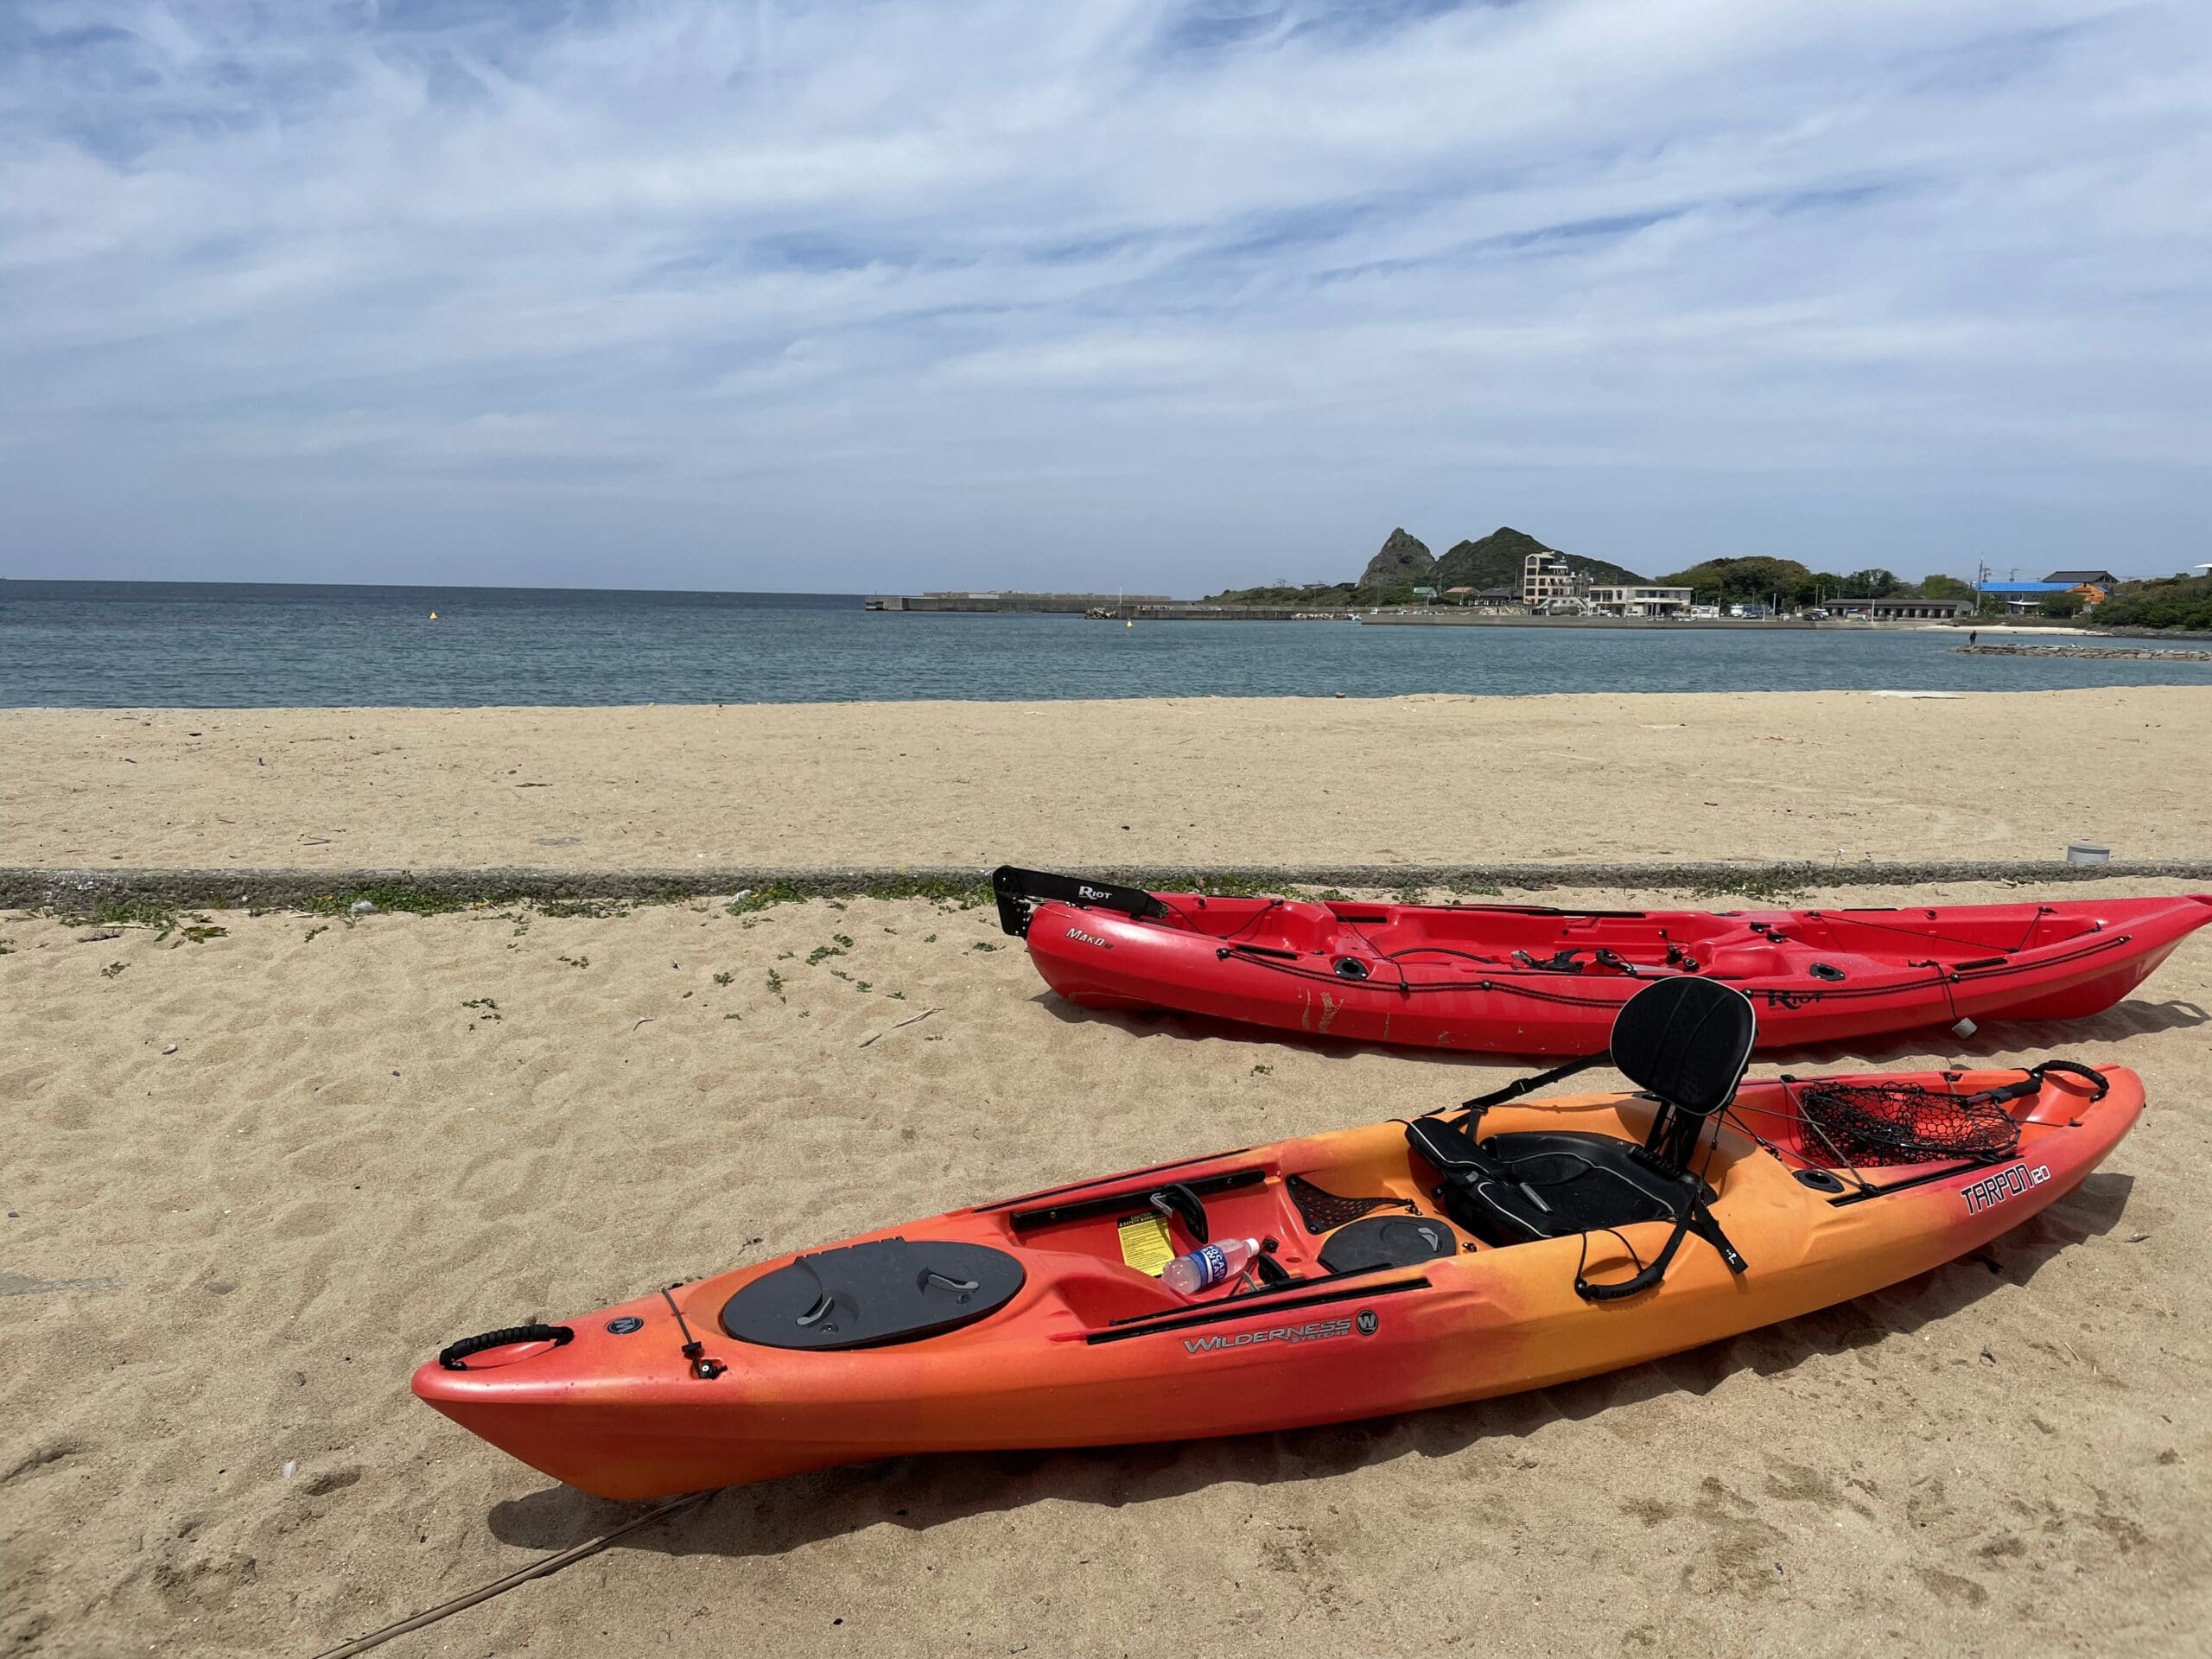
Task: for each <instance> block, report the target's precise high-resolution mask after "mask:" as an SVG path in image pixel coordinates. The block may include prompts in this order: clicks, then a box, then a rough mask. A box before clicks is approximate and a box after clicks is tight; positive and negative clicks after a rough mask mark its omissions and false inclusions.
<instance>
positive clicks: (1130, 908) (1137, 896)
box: [991, 864, 1173, 939]
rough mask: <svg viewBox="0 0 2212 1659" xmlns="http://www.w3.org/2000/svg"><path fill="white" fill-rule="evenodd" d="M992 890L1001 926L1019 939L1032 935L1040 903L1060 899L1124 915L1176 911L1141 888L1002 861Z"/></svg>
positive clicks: (994, 874) (993, 874) (1157, 915)
mask: <svg viewBox="0 0 2212 1659" xmlns="http://www.w3.org/2000/svg"><path fill="white" fill-rule="evenodd" d="M991 891H992V893H995V895H996V896H997V898H998V901H999V925H1000V926H1001V927H1002V928H1004V929H1005V930H1006V931H1007V932H1009V933H1011V934H1013V935H1014V938H1017V939H1021V938H1028V937H1029V915H1030V912H1031V910H1032V909H1033V907H1034V906H1037V905H1039V904H1041V903H1045V902H1046V901H1057V902H1058V903H1060V904H1064V905H1086V906H1090V907H1091V908H1093V909H1096V910H1118V911H1120V912H1122V914H1123V915H1125V916H1138V917H1154V918H1164V917H1166V916H1168V915H1170V914H1172V913H1173V912H1170V911H1169V910H1168V908H1167V906H1165V905H1163V904H1161V903H1160V900H1159V899H1155V898H1154V897H1153V896H1152V895H1151V894H1150V893H1147V892H1146V891H1145V890H1144V889H1143V888H1142V887H1121V886H1118V885H1116V883H1114V882H1111V881H1095V880H1090V878H1089V877H1086V876H1074V875H1056V874H1053V873H1052V871H1050V870H1025V869H1021V868H1019V867H1017V866H1015V865H1012V864H1001V865H1000V866H999V867H998V868H996V869H995V870H993V871H992V872H991Z"/></svg>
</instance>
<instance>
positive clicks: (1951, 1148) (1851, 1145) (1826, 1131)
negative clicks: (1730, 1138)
mask: <svg viewBox="0 0 2212 1659" xmlns="http://www.w3.org/2000/svg"><path fill="white" fill-rule="evenodd" d="M1797 1102H1798V1106H1799V1109H1801V1110H1802V1112H1803V1113H1804V1115H1805V1120H1806V1122H1808V1124H1810V1125H1811V1126H1812V1127H1813V1128H1815V1129H1817V1130H1818V1131H1819V1132H1820V1134H1821V1136H1823V1137H1824V1138H1825V1139H1826V1140H1827V1141H1828V1142H1829V1143H1830V1144H1831V1145H1832V1146H1834V1148H1835V1150H1836V1151H1838V1152H1839V1153H1840V1154H1843V1156H1844V1157H1845V1158H1846V1159H1847V1160H1849V1161H1850V1162H1851V1163H1853V1164H1855V1165H1860V1166H1883V1165H1889V1164H1919V1163H1928V1162H1930V1161H1932V1160H1936V1159H1940V1158H2001V1157H2003V1156H2005V1154H2008V1153H2010V1152H2012V1150H2013V1149H2014V1148H2016V1147H2018V1145H2019V1144H2020V1126H2019V1124H2018V1122H2015V1121H2014V1119H2013V1117H2012V1114H2011V1113H2010V1112H2008V1111H2006V1110H2005V1105H2004V1103H2003V1102H2001V1101H1995V1100H1990V1099H1987V1098H1986V1097H1983V1096H1972V1095H1945V1094H1938V1093H1937V1092H1936V1090H1932V1089H1924V1088H1923V1087H1922V1086H1921V1085H1920V1084H1915V1083H1822V1084H1809V1085H1808V1086H1807V1087H1805V1088H1803V1089H1802V1090H1799V1091H1798V1095H1797Z"/></svg>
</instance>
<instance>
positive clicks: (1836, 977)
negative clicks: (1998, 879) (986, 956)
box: [1026, 893, 2212, 1055]
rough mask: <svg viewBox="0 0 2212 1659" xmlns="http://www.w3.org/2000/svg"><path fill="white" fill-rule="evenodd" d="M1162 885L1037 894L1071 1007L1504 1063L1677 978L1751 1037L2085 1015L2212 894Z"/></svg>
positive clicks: (1051, 963) (1780, 1043) (1051, 969)
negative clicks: (1869, 897)
mask: <svg viewBox="0 0 2212 1659" xmlns="http://www.w3.org/2000/svg"><path fill="white" fill-rule="evenodd" d="M1157 897H1158V898H1159V899H1160V900H1161V901H1162V903H1163V905H1164V906H1165V907H1166V909H1167V911H1168V912H1169V914H1168V916H1167V917H1166V918H1164V919H1162V918H1138V917H1132V916H1128V915H1124V914H1121V913H1119V912H1115V911H1111V910H1107V909H1102V908H1091V907H1087V906H1079V905H1073V904H1068V903H1064V902H1059V901H1052V902H1046V903H1044V904H1040V905H1039V906H1036V907H1035V909H1034V912H1033V913H1032V914H1030V915H1029V916H1028V918H1027V934H1026V937H1027V942H1028V946H1029V953H1030V959H1031V961H1032V962H1033V963H1035V965H1036V968H1037V970H1038V972H1039V974H1040V975H1041V976H1043V978H1044V980H1045V982H1046V984H1047V985H1049V986H1050V987H1051V988H1052V989H1053V990H1054V991H1055V992H1056V993H1058V995H1061V996H1063V997H1065V999H1067V1000H1068V1001H1071V1002H1074V1003H1076V1004H1077V1005H1078V1006H1080V1007H1090V1008H1098V1009H1120V1010H1124V1011H1139V1010H1154V1011H1173V1012H1177V1013H1183V1014H1199V1015H1203V1016H1206V1017H1209V1018H1212V1019H1217V1020H1231V1021H1235V1022H1237V1023H1240V1024H1245V1025H1253V1026H1262V1027H1271V1028H1273V1029H1275V1030H1278V1031H1289V1032H1297V1033H1302V1034H1305V1035H1307V1036H1317V1037H1334V1038H1338V1039H1347V1040H1351V1041H1355V1042H1370V1043H1388V1044H1395V1045H1400V1046H1408V1047H1415V1048H1430V1049H1459V1050H1472V1051H1479V1052H1493V1053H1507V1054H1562V1055H1565V1054H1590V1053H1596V1052H1599V1051H1601V1050H1603V1049H1604V1047H1605V1042H1606V1039H1607V1036H1608V1034H1609V1033H1611V1029H1612V1021H1613V1018H1614V1016H1615V1015H1616V1014H1618V1012H1619V1011H1620V1008H1621V1007H1622V1005H1623V1004H1624V1003H1625V1002H1626V1001H1628V999H1629V998H1630V997H1631V996H1633V995H1635V994H1636V993H1637V991H1638V990H1640V989H1642V988H1643V987H1644V986H1645V985H1646V984H1649V982H1651V980H1652V979H1654V978H1656V977H1663V976H1668V975H1670V974H1675V973H1681V972H1684V971H1689V972H1696V973H1700V974H1701V975H1703V976H1706V977H1708V978H1714V979H1719V980H1720V981H1722V982H1724V983H1727V984H1731V985H1733V986H1735V987H1736V988H1738V989H1740V990H1742V991H1743V992H1745V995H1749V996H1750V997H1751V1000H1752V1002H1753V1004H1754V1006H1755V1007H1757V1009H1758V1021H1759V1046H1760V1047H1761V1048H1763V1049H1783V1048H1800V1047H1804V1046H1810V1045H1817V1044H1828V1043H1840V1042H1853V1041H1857V1040H1860V1039H1866V1038H1869V1037H1878V1036H1885V1035H1889V1034H1892V1033H1904V1032H1910V1031H1915V1030H1921V1029H1926V1028H1929V1027H1943V1026H1953V1025H1956V1024H1957V1023H1958V1022H1959V1021H1961V1020H1972V1021H1974V1022H1975V1023H1977V1024H1979V1023H1981V1022H1984V1021H1987V1020H2070V1019H2080V1018H2083V1017H2086V1016H2088V1015H2090V1014H2098V1013H2101V1012H2102V1011H2103V1010H2105V1009H2107V1008H2109V1007H2113V1005H2114V1004H2116V1003H2118V1002H2119V1001H2121V1000H2122V999H2124V998H2125V997H2126V996H2127V995H2128V994H2129V993H2130V992H2132V991H2133V990H2134V988H2136V987H2137V986H2138V985H2139V984H2140V983H2142V982H2143V981H2144V980H2145V979H2146V978H2148V977H2149V976H2150V975H2151V974H2152V973H2153V972H2154V971H2156V969H2158V965H2159V964H2160V963H2163V962H2164V961H2165V959H2166V958H2167V957H2169V956H2170V955H2171V954H2172V952H2173V951H2174V950H2175V949H2176V948H2177V946H2178V945H2179V944H2180V943H2181V942H2182V940H2183V939H2184V938H2187V937H2188V935H2189V934H2190V932H2192V931H2195V930H2196V928H2199V927H2202V926H2204V925H2206V924H2208V923H2212V896H2191V897H2188V898H2181V899H2121V900H2088V901H2078V902H2069V903H2060V904H2048V905H1988V906H1948V907H1937V908H1921V909H1916V910H1885V911H1875V910H1843V909H1836V910H1806V911H1764V912H1756V911H1754V912H1723V913H1719V914H1707V913H1704V912H1688V911H1674V912H1669V911H1646V912H1565V911H1544V910H1532V909H1526V908H1516V907H1511V906H1413V905H1379V906H1378V905H1370V906H1356V905H1350V904H1329V905H1323V904H1304V903H1286V902H1284V901H1282V900H1279V899H1278V900H1264V899H1205V898H1202V897H1201V896H1199V895H1197V894H1191V893H1163V894H1160V895H1157ZM1562 952H1565V953H1567V955H1566V956H1565V957H1564V958H1562V957H1561V954H1560V953H1562ZM1600 952H1603V953H1605V957H1610V958H1611V960H1610V961H1608V960H1605V957H1601V956H1600V954H1599V953H1600ZM1686 963H1687V964H1688V966H1687V967H1686V966H1685V965H1684V964H1686ZM1554 964H1556V965H1554Z"/></svg>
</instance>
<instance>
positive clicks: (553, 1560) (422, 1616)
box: [315, 1489, 719, 1659]
mask: <svg viewBox="0 0 2212 1659" xmlns="http://www.w3.org/2000/svg"><path fill="white" fill-rule="evenodd" d="M716 1490H719V1489H716ZM714 1495H715V1492H714V1491H703V1492H692V1493H690V1494H689V1495H688V1496H686V1497H678V1498H672V1499H671V1500H670V1501H669V1502H668V1503H663V1504H660V1505H659V1506H658V1507H657V1508H654V1509H651V1510H646V1511H645V1514H643V1515H641V1516H637V1517H636V1518H635V1519H633V1520H629V1521H626V1522H623V1523H622V1524H621V1525H620V1526H619V1527H617V1528H615V1529H613V1531H612V1532H603V1533H601V1534H600V1535H599V1536H598V1537H596V1538H592V1539H587V1540H586V1541H584V1542H582V1543H581V1544H572V1545H570V1546H569V1548H567V1549H563V1550H559V1551H556V1553H554V1554H550V1555H547V1556H544V1557H543V1558H542V1559H540V1560H535V1561H532V1562H531V1564H530V1565H529V1566H528V1567H522V1568H519V1569H518V1570H517V1571H515V1572H512V1573H508V1574H507V1575H506V1577H505V1578H503V1579H494V1580H492V1582H491V1583H489V1584H486V1585H480V1586H478V1587H477V1588H475V1589H474V1590H471V1591H469V1592H467V1593H466V1594H463V1595H458V1596H455V1597H454V1598H453V1599H451V1600H450V1601H442V1602H440V1603H439V1604H438V1605H436V1606H435V1607H427V1608H425V1609H423V1611H421V1612H419V1613H416V1614H414V1615H412V1616H411V1617H410V1618H403V1619H401V1620H400V1621H399V1622H398V1623H397V1624H387V1625H385V1627H384V1628H383V1629H382V1630H371V1631H370V1632H369V1633H368V1634H367V1635H366V1636H357V1637H354V1638H353V1640H352V1641H351V1642H341V1643H339V1644H338V1646H336V1647H334V1648H326V1649H323V1650H322V1651H321V1653H318V1654H316V1655H315V1659H353V1655H355V1654H357V1653H366V1652H368V1651H369V1649H372V1648H380V1647H382V1646H383V1645H384V1644H385V1643H387V1642H389V1641H391V1640H392V1639H393V1638H394V1637H402V1636H405V1635H407V1634H408V1633H409V1632H410V1631H412V1630H421V1629H422V1628H423V1626H425V1625H427V1624H436V1623H437V1622H438V1621H439V1620H440V1619H442V1618H450V1617H451V1616H452V1615H454V1613H458V1612H461V1611H464V1610H465V1609H467V1608H470V1607H474V1606H475V1605H477V1604H478V1603H479V1602H484V1601H489V1600H491V1599H492V1598H493V1597H494V1596H497V1595H503V1594H505V1592H507V1591H510V1590H512V1589H513V1588H515V1586H518V1585H523V1584H528V1583H529V1582H530V1581H531V1580H532V1579H542V1578H544V1577H546V1576H547V1575H548V1574H550V1573H558V1572H559V1571H560V1570H561V1569H562V1568H563V1567H568V1566H569V1565H571V1564H572V1563H574V1562H576V1561H581V1560H583V1559H584V1557H585V1556H587V1555H596V1554H599V1552H600V1551H601V1550H602V1549H605V1548H607V1546H608V1545H609V1544H612V1543H613V1541H615V1540H616V1539H618V1538H626V1537H627V1536H628V1535H630V1534H632V1533H633V1532H638V1531H641V1530H642V1529H645V1528H646V1527H650V1526H651V1525H652V1524H653V1522H656V1521H665V1520H668V1519H669V1518H670V1517H671V1516H677V1515H681V1514H682V1513H683V1511H684V1510H691V1509H696V1508H697V1507H698V1506H699V1505H701V1504H702V1503H705V1502H706V1501H707V1500H708V1499H709V1498H710V1497H713V1496H714Z"/></svg>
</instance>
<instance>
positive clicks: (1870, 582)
mask: <svg viewBox="0 0 2212 1659" xmlns="http://www.w3.org/2000/svg"><path fill="white" fill-rule="evenodd" d="M1902 587H1904V583H1903V582H1899V581H1898V580H1897V572H1896V571H1894V570H1885V569H1881V568H1880V567H1879V566H1876V567H1874V568H1872V569H1866V570H1854V571H1853V572H1852V573H1851V574H1850V575H1847V576H1846V577H1845V578H1844V579H1843V592H1844V595H1845V597H1847V598H1849V599H1887V598H1888V597H1889V596H1890V595H1891V594H1894V593H1896V592H1897V589H1898V588H1902Z"/></svg>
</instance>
